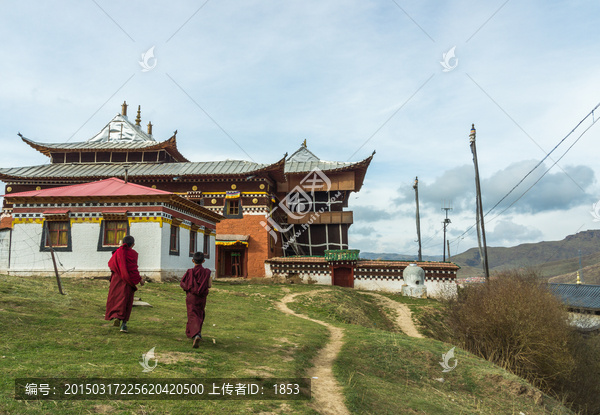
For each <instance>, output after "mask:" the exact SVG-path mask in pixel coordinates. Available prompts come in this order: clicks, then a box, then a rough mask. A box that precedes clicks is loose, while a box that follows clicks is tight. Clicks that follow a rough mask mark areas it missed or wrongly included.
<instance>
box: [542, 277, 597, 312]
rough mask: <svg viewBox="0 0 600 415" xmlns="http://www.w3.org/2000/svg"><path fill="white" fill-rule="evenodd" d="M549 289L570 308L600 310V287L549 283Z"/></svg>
mask: <svg viewBox="0 0 600 415" xmlns="http://www.w3.org/2000/svg"><path fill="white" fill-rule="evenodd" d="M548 289H549V290H550V292H552V293H553V294H555V295H556V296H557V297H558V298H560V299H561V301H562V302H563V303H565V304H566V305H567V306H569V307H581V308H589V309H599V310H600V285H587V284H553V283H549V284H548Z"/></svg>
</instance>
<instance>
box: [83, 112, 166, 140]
mask: <svg viewBox="0 0 600 415" xmlns="http://www.w3.org/2000/svg"><path fill="white" fill-rule="evenodd" d="M108 142H113V143H148V142H152V143H156V140H155V139H154V138H153V137H152V134H146V133H145V132H143V131H142V128H141V127H140V126H139V125H135V124H133V123H132V122H131V121H129V118H127V116H126V115H121V114H117V115H115V117H114V118H113V119H112V120H110V122H109V123H108V124H106V125H105V126H104V128H103V129H102V130H100V132H99V133H98V134H96V135H95V136H93V137H92V138H90V139H89V140H87V141H86V143H108Z"/></svg>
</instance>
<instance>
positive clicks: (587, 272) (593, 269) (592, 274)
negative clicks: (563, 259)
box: [549, 254, 600, 285]
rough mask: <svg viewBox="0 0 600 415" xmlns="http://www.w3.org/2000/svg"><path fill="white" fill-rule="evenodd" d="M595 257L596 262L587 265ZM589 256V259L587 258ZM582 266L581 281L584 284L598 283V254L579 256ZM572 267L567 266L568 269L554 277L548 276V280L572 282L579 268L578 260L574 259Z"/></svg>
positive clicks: (599, 263)
mask: <svg viewBox="0 0 600 415" xmlns="http://www.w3.org/2000/svg"><path fill="white" fill-rule="evenodd" d="M592 257H595V259H596V262H595V263H593V264H592V265H587V266H586V263H590V262H592V261H593V258H592ZM588 258H589V259H588ZM586 259H587V260H586ZM581 262H582V265H583V268H582V269H581V274H580V277H581V282H582V283H584V284H592V285H600V254H594V255H589V256H588V257H583V258H581ZM573 265H574V267H569V270H568V271H567V272H565V273H564V274H560V275H558V276H556V277H553V278H550V280H549V281H550V282H556V283H567V284H574V283H575V282H576V281H577V269H578V268H579V261H577V258H576V261H575V264H573Z"/></svg>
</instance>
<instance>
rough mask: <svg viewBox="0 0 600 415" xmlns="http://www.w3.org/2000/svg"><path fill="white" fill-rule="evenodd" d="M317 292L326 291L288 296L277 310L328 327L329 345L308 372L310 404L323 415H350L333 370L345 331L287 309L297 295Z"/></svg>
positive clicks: (279, 304)
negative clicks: (313, 399)
mask: <svg viewBox="0 0 600 415" xmlns="http://www.w3.org/2000/svg"><path fill="white" fill-rule="evenodd" d="M317 292H318V293H322V292H324V290H315V291H309V292H306V293H296V294H287V295H286V296H285V297H283V299H282V300H281V301H280V302H278V303H276V306H277V309H278V310H280V311H281V312H283V313H286V314H291V315H294V316H296V317H300V318H303V319H306V320H310V321H313V322H315V323H318V324H321V325H322V326H325V327H327V329H328V330H329V335H330V340H329V343H327V345H325V347H324V348H323V349H321V351H319V354H318V355H317V356H316V357H315V359H314V360H313V362H312V363H313V364H314V365H315V366H314V367H313V368H312V369H310V370H309V372H308V375H309V376H310V377H311V378H312V379H311V392H312V395H313V396H314V398H315V401H314V404H310V406H311V407H312V408H313V409H314V410H315V411H317V412H319V413H320V414H323V415H350V412H349V411H348V409H347V408H346V405H345V404H344V396H343V395H342V388H341V386H340V385H339V384H338V383H337V381H336V380H335V377H334V376H333V370H332V368H333V361H334V360H335V358H336V357H337V355H338V353H339V352H340V350H342V345H343V344H344V342H343V341H342V339H343V337H344V330H343V329H341V328H339V327H335V326H332V325H331V324H328V323H325V322H323V321H319V320H314V319H312V318H310V317H307V316H305V315H303V314H296V313H294V312H293V311H292V310H290V309H289V308H288V307H287V303H289V302H292V301H293V300H294V297H296V296H297V295H307V294H314V293H317ZM315 378H317V379H315Z"/></svg>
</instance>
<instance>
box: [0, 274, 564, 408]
mask: <svg viewBox="0 0 600 415" xmlns="http://www.w3.org/2000/svg"><path fill="white" fill-rule="evenodd" d="M63 285H64V289H65V291H66V292H67V294H68V295H66V296H61V295H59V294H58V292H57V289H56V282H55V280H54V279H53V278H35V279H33V278H31V279H30V278H25V279H24V278H16V277H7V276H0V332H1V333H2V340H3V341H2V344H1V345H0V367H1V369H2V372H1V373H2V376H1V377H0V413H1V414H89V413H92V414H95V413H110V414H190V413H201V412H203V413H209V414H238V413H257V414H265V415H266V414H279V413H290V414H316V413H318V412H315V411H314V410H313V409H310V408H309V406H308V405H307V402H306V401H256V400H255V401H251V400H248V401H118V400H104V401H44V402H36V401H18V400H15V399H14V387H15V383H14V381H15V378H19V377H73V378H93V377H96V378H97V377H101V378H109V377H110V378H125V377H126V378H136V379H140V380H144V379H151V378H204V379H206V378H248V377H263V378H264V377H269V378H275V377H280V378H294V377H303V376H306V372H307V369H308V368H310V366H311V363H310V361H311V359H312V358H313V357H314V356H315V355H316V353H317V352H318V350H319V349H321V348H322V347H323V346H324V345H325V344H326V342H327V341H328V334H327V329H326V328H325V327H323V326H321V325H319V324H317V323H314V322H311V321H307V320H304V319H300V318H296V317H294V316H287V315H284V314H283V313H281V312H279V311H278V310H276V309H275V308H274V303H275V302H276V301H279V300H280V299H281V298H283V296H284V295H285V294H287V293H289V292H292V293H297V292H299V293H308V292H309V291H310V292H311V293H310V295H306V296H304V295H300V296H298V297H296V302H295V303H291V304H289V307H290V308H292V309H294V310H295V311H297V312H300V313H303V314H306V315H309V316H310V317H312V318H315V319H318V320H322V321H326V322H329V323H330V324H334V325H336V326H338V327H341V328H343V329H344V330H345V336H344V341H345V344H344V346H343V349H342V353H341V355H340V356H339V358H338V360H337V361H336V363H335V365H334V368H333V370H334V374H335V375H336V377H337V379H338V382H339V383H340V384H341V386H342V387H343V390H344V397H345V401H346V405H347V407H348V409H349V410H350V411H351V412H352V413H356V414H399V413H424V414H461V413H462V414H479V413H485V414H519V413H520V412H523V413H524V414H526V415H530V414H541V413H569V412H568V411H566V410H565V409H564V408H563V407H562V406H560V405H558V404H557V403H556V402H555V401H553V400H552V399H550V398H549V397H544V398H543V402H544V403H543V404H539V403H538V404H536V403H535V398H536V391H535V390H534V389H533V388H531V387H529V386H528V385H527V384H526V383H525V382H524V381H522V380H520V379H519V378H516V377H515V376H512V375H510V374H508V373H506V372H505V371H504V370H501V369H500V368H497V367H495V366H493V365H491V364H489V363H488V362H485V361H483V360H481V359H478V358H475V357H473V356H471V355H469V354H467V353H466V352H464V351H462V350H458V349H457V350H456V352H455V355H456V358H457V361H458V364H457V367H456V369H455V370H453V371H452V372H449V373H442V368H441V367H440V365H439V363H438V362H439V361H441V355H442V353H446V352H447V351H448V350H449V349H450V348H451V347H452V345H448V344H444V343H440V342H437V341H434V340H430V339H414V338H409V337H407V336H406V335H404V334H403V333H399V332H398V331H397V329H396V328H395V327H394V325H393V324H392V321H393V316H390V315H389V314H390V310H386V309H384V308H382V307H380V306H379V305H378V304H377V303H376V301H375V299H373V298H372V297H370V296H366V295H362V294H361V293H360V292H358V291H354V290H349V289H342V288H338V287H320V286H314V285H311V286H306V285H273V284H271V285H266V284H248V283H242V284H235V285H231V284H229V283H222V282H216V283H215V284H214V287H213V289H212V290H211V293H210V295H209V297H208V302H207V319H206V321H205V326H204V329H203V336H204V337H205V342H204V343H202V344H201V346H200V348H199V349H192V348H191V341H190V340H188V339H187V337H186V336H185V322H186V314H185V297H184V293H183V291H182V290H181V289H180V288H179V285H178V284H177V283H163V284H156V283H148V284H146V285H145V286H144V287H142V288H141V289H140V290H139V291H138V292H137V293H136V296H139V297H141V298H142V300H143V301H147V302H149V303H150V304H152V306H153V307H152V308H147V307H134V310H133V313H132V316H131V321H130V324H129V333H127V334H123V333H120V332H119V330H118V329H117V328H115V327H112V323H111V322H107V321H104V307H105V302H106V294H107V291H108V282H107V281H103V280H81V279H64V280H63ZM315 290H317V292H316V293H315V292H314V291H315ZM388 296H389V297H390V298H392V299H394V300H396V301H400V302H404V303H406V304H407V305H409V307H411V309H412V310H413V312H414V313H415V315H416V316H417V317H418V316H419V311H420V309H426V308H432V307H436V304H437V303H436V302H435V301H430V300H407V299H404V298H402V297H397V296H394V295H388ZM213 340H214V342H213ZM152 347H155V353H156V359H157V360H158V366H157V368H156V369H155V370H154V371H152V372H150V373H143V372H142V367H141V366H140V364H139V362H140V360H141V357H142V354H143V353H146V352H147V351H148V350H150V349H151V348H152ZM442 377H443V378H444V382H443V383H442V382H439V381H438V380H435V379H436V378H442Z"/></svg>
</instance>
